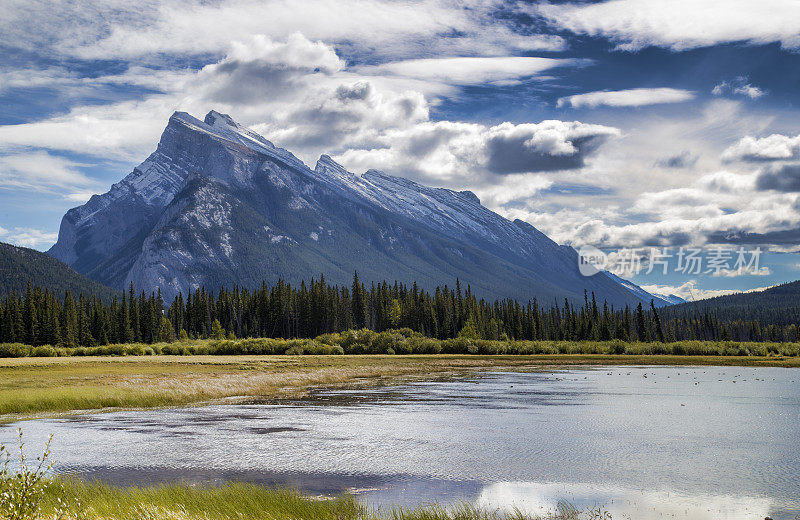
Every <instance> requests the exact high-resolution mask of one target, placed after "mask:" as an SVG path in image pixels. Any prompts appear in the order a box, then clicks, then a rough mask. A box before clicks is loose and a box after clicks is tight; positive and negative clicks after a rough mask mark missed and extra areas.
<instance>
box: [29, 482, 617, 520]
mask: <svg viewBox="0 0 800 520" xmlns="http://www.w3.org/2000/svg"><path fill="white" fill-rule="evenodd" d="M59 499H61V500H62V501H65V502H66V503H67V504H68V505H70V509H71V517H72V518H80V519H82V520H234V519H237V520H238V519H242V520H244V519H246V520H301V519H302V520H506V519H508V520H528V519H532V518H533V517H530V516H526V515H524V514H522V513H519V512H509V513H504V512H500V511H484V510H481V509H477V508H475V507H473V506H470V505H468V504H460V505H455V506H452V507H442V506H437V505H429V506H425V507H420V508H396V509H391V510H374V509H370V508H367V507H366V506H364V505H363V504H362V503H361V502H360V501H359V500H358V499H357V498H355V497H353V496H352V495H347V494H345V495H341V496H338V497H308V496H304V495H302V494H300V493H298V492H296V491H293V490H290V489H273V488H265V487H261V486H258V485H254V484H245V483H228V484H224V485H222V486H190V485H186V484H169V485H160V486H152V487H142V488H138V487H115V486H110V485H107V484H103V483H97V482H85V481H81V480H73V479H56V480H54V481H51V482H50V483H49V485H48V487H47V490H46V494H45V500H44V502H43V504H42V513H43V515H44V516H45V517H47V516H48V515H52V514H53V513H54V511H55V510H56V508H57V507H58V506H59V502H58V500H59ZM75 504H79V505H75ZM590 517H591V513H590V512H588V511H586V512H578V511H575V510H573V509H571V508H569V507H562V508H561V509H560V511H558V512H554V513H553V515H552V516H549V517H547V518H549V519H552V520H557V519H560V520H568V519H569V520H578V519H583V518H586V519H588V518H590ZM68 518H70V517H68ZM604 518H607V517H604Z"/></svg>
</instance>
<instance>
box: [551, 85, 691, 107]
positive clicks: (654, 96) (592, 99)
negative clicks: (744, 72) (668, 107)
mask: <svg viewBox="0 0 800 520" xmlns="http://www.w3.org/2000/svg"><path fill="white" fill-rule="evenodd" d="M692 99H694V92H691V91H689V90H680V89H674V88H632V89H627V90H604V91H597V92H587V93H585V94H577V95H574V96H567V97H562V98H559V100H558V103H557V105H558V106H559V107H563V106H565V105H570V106H572V107H573V108H581V107H589V108H595V107H598V106H600V105H606V106H610V107H639V106H644V105H656V104H660V103H682V102H684V101H690V100H692Z"/></svg>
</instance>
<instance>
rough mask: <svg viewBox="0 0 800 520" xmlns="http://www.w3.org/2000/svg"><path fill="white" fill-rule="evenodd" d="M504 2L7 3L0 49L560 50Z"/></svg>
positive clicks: (141, 54)
mask: <svg viewBox="0 0 800 520" xmlns="http://www.w3.org/2000/svg"><path fill="white" fill-rule="evenodd" d="M505 7H506V6H505V5H504V3H503V2H500V1H499V0H490V1H478V0H463V1H460V2H457V3H454V2H448V1H445V0H410V1H406V2H393V1H389V0H304V1H303V2H293V1H287V0H220V1H217V2H205V1H203V0H144V1H141V2H126V1H123V0H97V1H95V2H92V6H91V9H89V8H86V6H83V5H80V4H74V3H70V2H46V1H43V0H32V1H23V0H9V2H6V3H5V4H4V9H3V12H2V13H0V42H2V43H11V44H14V45H16V46H22V47H24V48H26V49H28V50H32V51H38V52H49V53H52V54H53V55H56V56H71V57H78V58H81V59H120V58H121V59H132V58H140V59H139V60H137V61H138V62H140V63H141V62H142V58H143V59H147V60H156V61H158V60H161V59H163V58H164V57H167V56H174V55H191V56H203V55H219V53H220V50H221V49H225V48H226V46H227V45H228V43H229V42H231V41H234V40H242V39H246V38H248V37H249V36H252V35H258V34H265V35H266V36H267V37H268V38H271V39H279V40H283V39H285V38H287V37H288V36H289V35H291V34H292V33H294V32H298V31H299V32H301V33H302V34H304V35H306V36H307V37H308V38H309V39H312V40H324V41H326V42H328V43H335V44H337V45H339V46H341V47H342V48H344V49H354V50H356V51H357V52H361V53H364V52H366V53H370V54H374V55H378V56H383V57H395V58H397V57H408V56H417V57H418V56H421V55H430V54H434V53H435V54H438V55H445V54H450V55H505V54H508V51H509V50H542V49H546V50H560V49H563V48H564V41H563V39H562V38H560V37H558V36H551V35H536V34H533V35H523V34H518V33H515V32H514V31H513V30H511V29H510V28H509V27H508V24H507V23H506V22H505V21H504V20H502V19H496V18H494V17H492V16H491V13H493V12H494V11H496V10H497V9H499V8H505Z"/></svg>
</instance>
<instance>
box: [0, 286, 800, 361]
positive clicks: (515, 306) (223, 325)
mask: <svg viewBox="0 0 800 520" xmlns="http://www.w3.org/2000/svg"><path fill="white" fill-rule="evenodd" d="M661 314H663V313H662V311H660V310H659V309H656V307H655V306H654V305H653V303H652V302H651V303H650V305H649V308H646V307H645V306H643V305H642V304H639V305H638V306H636V307H634V308H630V307H628V306H625V307H624V308H614V307H613V306H609V305H608V304H606V303H605V302H604V303H602V304H599V303H598V302H597V301H596V299H595V296H594V294H593V293H592V294H585V295H584V301H583V304H582V305H580V306H576V305H574V304H572V303H570V302H569V301H568V300H565V301H564V302H563V304H561V305H555V304H554V305H553V306H551V307H544V306H542V305H540V304H539V303H538V302H537V301H536V299H533V300H531V301H528V302H527V303H524V304H523V303H520V302H518V301H516V300H511V299H505V300H497V301H494V302H488V301H486V300H483V299H479V298H477V297H476V296H475V295H474V294H473V293H472V291H471V289H470V287H469V286H467V287H466V288H465V289H464V288H462V286H461V283H460V282H459V281H456V284H455V287H449V286H447V285H445V286H443V287H437V288H436V289H435V290H434V291H433V292H432V293H431V292H428V291H424V290H422V289H420V288H419V287H418V286H417V284H416V283H414V284H413V285H406V284H402V283H398V282H395V283H394V284H393V285H390V284H388V283H387V282H382V283H379V284H375V283H372V284H370V286H369V287H367V286H366V285H365V284H363V283H362V282H361V281H359V279H358V274H357V273H356V274H355V275H354V277H353V283H352V285H351V286H350V287H341V286H334V285H328V284H327V283H326V282H325V278H324V276H322V277H320V279H319V280H314V279H312V280H311V282H310V283H309V284H308V285H306V283H305V282H302V283H301V284H300V286H299V287H298V286H292V285H290V284H288V283H285V282H283V281H279V282H278V283H277V284H275V285H273V286H267V285H266V284H264V285H262V287H261V288H259V289H257V290H254V291H249V290H247V289H242V288H239V287H237V286H234V287H233V288H232V289H224V288H223V289H221V290H220V291H218V292H217V293H216V294H214V293H213V292H210V291H206V290H205V289H202V288H201V289H199V290H197V291H195V292H190V293H188V294H186V295H185V296H184V295H183V294H178V296H176V297H175V300H174V301H173V302H172V304H171V305H170V306H169V307H168V308H165V305H164V302H163V300H162V297H161V293H160V291H158V292H154V293H151V294H150V295H146V294H145V293H143V292H142V293H139V294H138V295H137V294H136V293H135V292H134V290H133V287H132V286H131V288H130V290H129V291H123V293H122V297H121V298H114V299H112V300H111V302H110V303H107V304H106V303H104V302H103V301H101V300H100V299H98V298H94V297H93V298H87V297H84V296H83V295H79V296H78V297H77V298H75V296H74V295H72V294H71V293H70V292H66V293H65V294H64V295H63V298H62V297H59V296H57V295H56V294H54V293H53V292H51V291H49V290H47V289H42V288H40V287H32V286H31V284H30V283H29V284H28V286H27V289H26V291H25V293H24V294H18V293H16V292H12V293H11V294H9V295H8V296H6V297H5V299H2V300H0V343H14V342H17V343H25V344H29V345H54V346H56V345H57V346H66V347H76V346H84V347H91V346H97V345H106V344H113V343H154V342H162V341H172V340H174V339H176V338H216V339H222V338H224V337H228V338H232V337H235V338H251V337H265V338H315V337H317V336H319V335H321V334H326V333H333V332H342V331H346V330H350V329H361V328H368V329H371V330H373V331H376V332H381V331H385V330H390V329H400V328H408V329H411V330H412V331H415V332H419V333H421V334H423V335H425V336H428V337H431V338H437V339H451V338H456V337H466V338H474V339H489V340H501V339H511V340H567V341H608V340H613V339H619V340H622V341H641V342H671V341H683V340H706V341H756V342H766V341H770V342H795V341H798V332H797V326H796V324H795V323H790V324H783V325H777V324H772V323H761V322H759V321H758V320H742V319H735V320H722V319H720V318H719V317H718V316H717V314H715V313H714V312H703V311H701V310H700V309H699V308H697V309H694V310H692V309H688V310H687V311H685V312H684V313H683V314H681V315H671V316H670V317H669V318H663V319H662V315H661Z"/></svg>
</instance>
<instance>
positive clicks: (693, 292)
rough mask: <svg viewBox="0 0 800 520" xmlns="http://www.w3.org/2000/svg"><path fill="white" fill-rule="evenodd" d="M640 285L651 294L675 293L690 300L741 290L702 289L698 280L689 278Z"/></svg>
mask: <svg viewBox="0 0 800 520" xmlns="http://www.w3.org/2000/svg"><path fill="white" fill-rule="evenodd" d="M639 287H641V288H642V289H644V290H645V291H647V292H649V293H651V294H658V295H661V296H670V295H673V294H674V295H675V296H680V297H681V298H683V299H684V300H686V301H690V302H691V301H697V300H705V299H707V298H715V297H717V296H725V295H728V294H735V293H738V292H741V291H736V290H733V289H701V288H699V287H698V286H697V281H696V280H689V281H687V282H686V283H684V284H681V285H659V284H652V285H640V286H639Z"/></svg>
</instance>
